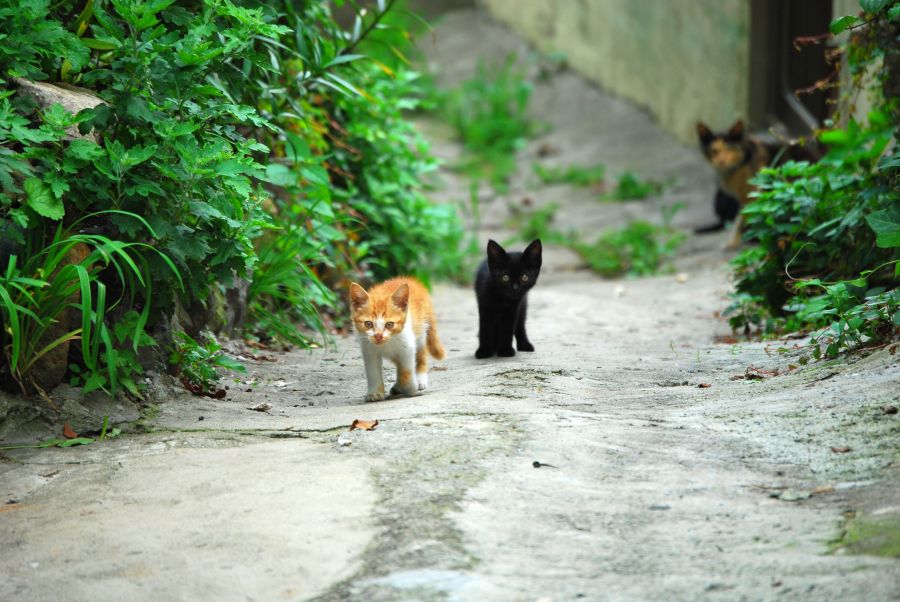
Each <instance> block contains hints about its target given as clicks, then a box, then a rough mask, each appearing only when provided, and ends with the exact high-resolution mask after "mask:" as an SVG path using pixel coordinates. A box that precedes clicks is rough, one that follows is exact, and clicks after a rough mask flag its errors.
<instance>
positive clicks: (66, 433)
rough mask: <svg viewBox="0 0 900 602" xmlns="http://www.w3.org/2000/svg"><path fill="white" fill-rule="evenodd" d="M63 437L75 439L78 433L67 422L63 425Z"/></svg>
mask: <svg viewBox="0 0 900 602" xmlns="http://www.w3.org/2000/svg"><path fill="white" fill-rule="evenodd" d="M63 437H65V438H66V439H75V438H76V437H78V433H76V432H75V431H73V430H72V427H71V426H69V423H68V422H67V423H65V424H64V425H63Z"/></svg>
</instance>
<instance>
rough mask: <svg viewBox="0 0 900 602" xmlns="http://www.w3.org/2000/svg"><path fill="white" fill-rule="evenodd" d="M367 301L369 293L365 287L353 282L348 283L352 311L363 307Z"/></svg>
mask: <svg viewBox="0 0 900 602" xmlns="http://www.w3.org/2000/svg"><path fill="white" fill-rule="evenodd" d="M368 302H369V293H367V292H366V289H364V288H363V287H361V286H360V285H358V284H356V283H355V282H353V283H352V284H350V308H351V309H353V310H354V311H355V310H357V309H360V308H361V307H365V305H366V304H367V303H368Z"/></svg>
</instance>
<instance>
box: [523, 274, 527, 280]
mask: <svg viewBox="0 0 900 602" xmlns="http://www.w3.org/2000/svg"><path fill="white" fill-rule="evenodd" d="M522 282H528V274H522Z"/></svg>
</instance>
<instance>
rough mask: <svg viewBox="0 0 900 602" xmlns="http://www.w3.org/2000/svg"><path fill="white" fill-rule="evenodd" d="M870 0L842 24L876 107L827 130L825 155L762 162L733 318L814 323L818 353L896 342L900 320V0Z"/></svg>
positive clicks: (857, 81) (766, 323)
mask: <svg viewBox="0 0 900 602" xmlns="http://www.w3.org/2000/svg"><path fill="white" fill-rule="evenodd" d="M860 5H861V8H862V12H861V14H860V15H859V16H856V15H850V16H847V17H842V18H839V19H836V20H835V21H834V22H833V23H832V27H831V29H832V32H833V33H835V34H837V33H840V32H842V31H844V30H846V29H848V28H855V29H854V31H853V34H852V35H851V36H850V37H849V39H848V41H847V42H846V44H845V48H844V50H845V57H846V60H847V63H846V67H845V68H846V69H847V71H848V73H847V75H848V77H847V80H848V81H849V82H850V84H849V86H847V87H845V88H844V89H843V90H842V95H843V96H844V97H845V98H846V99H852V98H853V97H854V96H855V95H856V94H857V93H859V92H860V91H863V92H864V93H868V94H870V95H871V97H872V99H873V101H874V104H875V109H874V110H872V111H871V112H870V113H869V114H868V116H867V117H866V119H865V120H863V121H862V122H861V123H860V122H857V121H856V120H855V119H853V118H852V117H848V116H841V115H839V116H838V117H844V118H845V119H846V123H847V125H846V126H844V127H830V128H828V129H825V130H823V131H821V132H819V133H818V138H819V141H820V142H821V143H822V144H824V145H826V148H827V149H828V151H827V153H826V154H825V156H824V157H823V158H822V159H821V160H820V161H818V162H817V163H814V164H810V163H808V162H787V163H785V164H784V165H782V166H780V167H777V168H772V169H764V170H762V172H761V173H760V174H759V175H758V176H757V178H756V180H755V184H756V185H757V187H758V190H759V193H758V198H757V200H756V201H754V202H753V203H751V204H750V205H748V206H747V207H746V208H745V209H744V215H745V219H746V237H747V238H748V239H755V240H757V241H758V244H755V245H754V246H753V247H751V248H748V249H747V250H746V251H744V252H743V253H741V254H740V255H739V256H737V257H736V258H735V259H734V261H733V262H732V265H733V267H734V271H735V280H736V289H737V292H736V294H735V295H734V302H733V304H732V305H731V307H730V308H729V313H730V315H731V323H732V325H733V326H734V327H735V328H742V329H744V330H745V331H747V332H749V331H750V329H751V327H756V328H758V329H759V330H760V331H761V332H762V333H763V334H770V333H780V332H786V331H796V330H808V331H812V332H813V342H814V349H813V354H814V355H815V356H816V357H820V356H822V355H823V354H824V355H825V356H828V357H834V356H836V355H837V354H838V353H840V352H841V351H843V350H846V349H850V348H854V347H858V346H860V345H864V346H873V345H877V344H879V343H883V342H885V341H888V342H889V341H891V340H892V339H893V338H894V337H896V335H897V333H898V329H900V293H898V288H897V285H898V281H900V250H898V249H900V235H898V232H900V210H898V207H900V145H898V130H900V96H898V93H900V61H898V60H897V59H898V58H900V51H898V48H900V45H898V44H897V40H898V39H900V2H897V1H896V0H863V1H862V2H861V3H860ZM870 78H871V79H872V80H873V84H872V85H869V84H867V81H868V80H869V79H870Z"/></svg>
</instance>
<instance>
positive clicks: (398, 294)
mask: <svg viewBox="0 0 900 602" xmlns="http://www.w3.org/2000/svg"><path fill="white" fill-rule="evenodd" d="M391 302H392V303H393V304H394V306H395V307H396V308H397V309H402V310H404V311H405V310H406V308H407V306H408V305H409V285H408V284H401V285H400V286H399V287H398V288H397V290H395V291H394V293H393V294H392V295H391Z"/></svg>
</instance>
